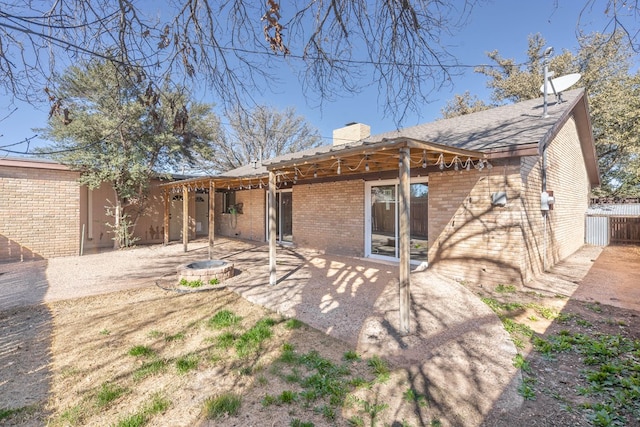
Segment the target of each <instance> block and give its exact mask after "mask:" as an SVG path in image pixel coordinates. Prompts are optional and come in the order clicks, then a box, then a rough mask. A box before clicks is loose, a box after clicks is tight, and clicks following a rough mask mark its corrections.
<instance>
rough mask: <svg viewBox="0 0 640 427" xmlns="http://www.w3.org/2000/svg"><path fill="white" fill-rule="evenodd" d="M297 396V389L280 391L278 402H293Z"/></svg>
mask: <svg viewBox="0 0 640 427" xmlns="http://www.w3.org/2000/svg"><path fill="white" fill-rule="evenodd" d="M297 397H298V395H297V393H296V392H295V391H291V390H284V391H283V392H282V393H280V396H278V402H279V403H282V404H291V403H294V402H295V401H296V399H297Z"/></svg>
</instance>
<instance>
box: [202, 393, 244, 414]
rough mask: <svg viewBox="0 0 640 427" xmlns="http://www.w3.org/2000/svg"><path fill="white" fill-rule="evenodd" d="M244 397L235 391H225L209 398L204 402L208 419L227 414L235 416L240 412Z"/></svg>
mask: <svg viewBox="0 0 640 427" xmlns="http://www.w3.org/2000/svg"><path fill="white" fill-rule="evenodd" d="M241 405H242V398H241V397H240V396H239V395H237V394H234V393H225V394H221V395H219V396H216V397H212V398H209V399H207V400H206V401H205V403H204V412H205V414H206V417H207V419H210V420H213V419H216V418H220V417H223V416H225V415H228V416H231V417H234V416H236V415H238V414H239V413H240V406H241Z"/></svg>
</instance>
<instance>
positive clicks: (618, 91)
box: [443, 33, 640, 197]
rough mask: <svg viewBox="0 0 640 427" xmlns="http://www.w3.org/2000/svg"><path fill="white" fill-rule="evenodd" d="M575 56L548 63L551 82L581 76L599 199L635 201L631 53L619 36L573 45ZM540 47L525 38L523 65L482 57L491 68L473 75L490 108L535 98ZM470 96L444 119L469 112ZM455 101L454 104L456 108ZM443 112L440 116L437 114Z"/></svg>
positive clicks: (635, 104)
mask: <svg viewBox="0 0 640 427" xmlns="http://www.w3.org/2000/svg"><path fill="white" fill-rule="evenodd" d="M579 42H580V49H579V50H578V52H577V54H573V53H572V52H570V51H568V50H564V51H562V52H561V53H560V54H557V55H554V56H551V57H550V58H549V64H548V66H549V70H550V71H553V72H554V73H555V76H560V75H564V74H567V73H581V74H582V79H581V80H580V82H579V83H578V86H583V87H585V89H586V91H587V96H588V100H589V107H590V113H591V121H592V125H593V135H594V138H595V142H596V150H597V153H598V158H599V167H600V173H601V175H602V186H601V188H600V189H598V190H596V191H595V193H596V194H597V195H600V196H614V197H637V196H638V195H640V74H639V73H638V72H637V71H632V69H633V62H632V58H633V53H634V52H633V49H632V46H631V45H630V44H629V43H628V38H626V37H625V36H624V35H623V34H622V33H614V34H601V33H594V34H591V35H588V36H582V37H581V38H580V39H579ZM545 48H546V41H545V40H544V38H542V36H540V35H534V36H531V37H530V38H529V46H528V50H527V61H526V62H525V63H524V64H518V63H517V62H516V61H515V60H514V59H507V58H503V57H502V56H500V53H499V52H498V51H492V52H489V53H488V54H487V56H488V57H489V58H490V59H491V60H492V61H493V62H494V63H495V66H493V67H489V66H485V67H479V68H477V69H476V70H475V71H476V72H478V73H481V74H484V75H485V76H487V78H488V81H487V87H489V88H491V89H492V90H493V92H492V96H491V97H492V100H493V101H494V102H495V103H504V102H518V101H523V100H527V99H533V98H538V97H540V96H541V93H540V86H541V85H542V82H543V62H542V61H543V57H544V50H545ZM471 100H472V98H471V97H470V96H466V97H464V96H463V97H461V96H458V98H456V99H454V100H453V101H450V104H448V105H454V106H455V107H454V108H452V109H451V111H447V114H449V115H459V114H466V113H468V112H473V111H474V110H473V108H472V107H473V105H472V103H471ZM456 101H458V102H456ZM444 113H445V112H444V111H443V114H444Z"/></svg>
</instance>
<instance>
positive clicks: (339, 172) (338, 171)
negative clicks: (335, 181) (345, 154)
mask: <svg viewBox="0 0 640 427" xmlns="http://www.w3.org/2000/svg"><path fill="white" fill-rule="evenodd" d="M336 173H337V174H338V175H340V174H341V173H342V169H340V160H338V170H337V171H336Z"/></svg>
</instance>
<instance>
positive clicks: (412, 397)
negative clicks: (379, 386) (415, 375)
mask: <svg viewBox="0 0 640 427" xmlns="http://www.w3.org/2000/svg"><path fill="white" fill-rule="evenodd" d="M402 398H403V399H404V400H405V401H406V402H408V403H417V404H418V405H419V406H428V405H429V403H428V401H427V396H425V395H424V394H420V393H418V392H416V391H415V390H414V389H412V388H410V389H407V390H406V391H405V392H404V393H402Z"/></svg>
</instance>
